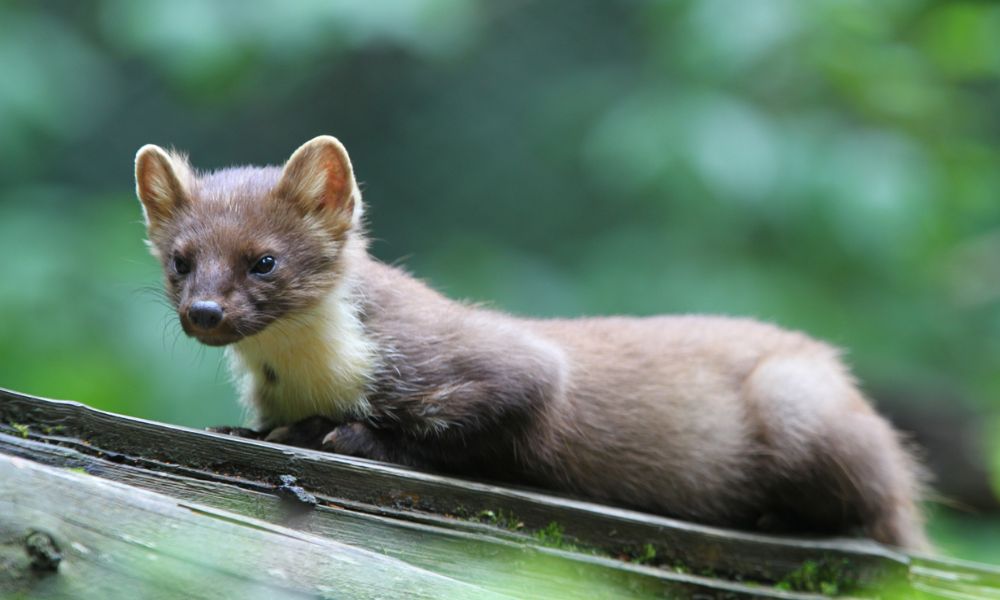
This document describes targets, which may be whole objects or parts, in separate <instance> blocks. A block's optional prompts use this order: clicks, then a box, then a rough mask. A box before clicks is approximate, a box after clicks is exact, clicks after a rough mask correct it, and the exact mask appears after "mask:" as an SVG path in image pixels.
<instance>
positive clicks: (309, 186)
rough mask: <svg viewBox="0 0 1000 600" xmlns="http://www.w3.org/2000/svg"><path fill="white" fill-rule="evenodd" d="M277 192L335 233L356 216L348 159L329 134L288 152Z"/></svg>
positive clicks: (358, 210) (357, 209) (354, 187)
mask: <svg viewBox="0 0 1000 600" xmlns="http://www.w3.org/2000/svg"><path fill="white" fill-rule="evenodd" d="M277 193H278V195H279V196H281V197H282V198H284V199H285V200H287V201H290V202H294V203H295V204H296V205H297V206H298V207H299V209H300V210H301V211H302V212H303V214H306V215H316V216H318V217H320V218H321V219H323V222H324V223H326V224H327V225H328V226H329V227H330V228H331V230H332V231H334V232H335V233H342V232H344V231H346V230H348V229H350V228H351V226H352V225H354V224H355V223H356V222H357V220H358V219H359V217H360V213H361V206H360V204H361V202H360V200H361V198H360V196H361V192H360V191H358V184H357V182H355V180H354V170H353V169H352V167H351V159H350V158H348V156H347V150H345V149H344V146H343V145H342V144H341V143H340V141H338V140H337V138H335V137H332V136H329V135H321V136H319V137H315V138H313V139H311V140H309V141H308V142H306V143H305V144H302V146H300V147H299V149H298V150H296V151H295V152H294V153H292V157H291V158H289V159H288V162H287V163H285V169H284V171H283V172H282V174H281V181H280V182H279V183H278V187H277Z"/></svg>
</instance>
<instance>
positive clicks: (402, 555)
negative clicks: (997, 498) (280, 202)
mask: <svg viewBox="0 0 1000 600" xmlns="http://www.w3.org/2000/svg"><path fill="white" fill-rule="evenodd" d="M0 422H2V423H6V424H7V432H8V434H9V435H5V436H0V453H3V454H8V455H19V456H25V457H30V458H32V459H33V460H35V461H39V462H43V463H47V464H50V465H57V466H69V467H79V468H83V469H85V470H86V471H87V472H88V473H90V474H92V475H96V476H98V477H101V478H105V479H111V480H117V481H122V482H127V483H128V484H129V485H131V486H133V487H139V488H145V489H147V490H153V491H156V492H159V493H161V494H164V495H166V496H170V497H173V498H174V499H176V501H181V502H184V503H191V502H197V503H201V504H203V505H205V506H206V507H215V508H216V509H219V508H221V509H226V510H228V511H231V512H232V513H234V514H238V515H244V516H252V517H256V518H259V519H262V520H265V521H269V522H271V523H281V524H283V525H284V526H288V527H292V528H295V529H297V530H299V531H303V532H308V533H309V534H314V535H315V536H316V537H318V538H322V539H327V540H336V541H338V542H341V543H343V544H346V545H347V546H348V547H353V548H355V549H367V550H371V551H374V552H376V553H378V554H379V555H382V556H385V557H389V558H393V559H397V560H399V561H401V562H404V563H406V564H408V565H410V566H411V567H412V568H416V569H418V571H421V572H423V571H426V572H427V573H435V574H438V575H441V576H443V577H444V578H445V579H446V580H447V581H449V582H451V583H453V584H456V585H458V584H463V585H469V586H473V588H472V589H474V590H475V591H476V592H477V593H478V592H479V591H482V592H483V593H484V594H486V593H491V592H493V593H500V594H506V595H510V596H514V597H567V598H573V597H580V598H591V597H698V598H738V597H772V598H773V597H786V598H803V597H810V596H809V595H807V594H802V593H792V592H783V591H781V590H778V589H775V588H773V587H770V586H768V585H767V584H768V583H769V582H776V581H783V580H784V581H785V583H786V585H787V583H788V582H789V581H791V582H793V583H794V582H798V583H799V584H800V587H801V583H802V581H801V580H802V579H803V578H802V577H801V574H802V572H803V565H812V566H813V567H816V566H817V565H818V566H819V567H821V571H822V572H823V573H824V575H823V577H830V573H831V572H833V573H834V575H835V577H836V579H837V581H836V585H837V588H838V590H839V591H843V589H844V588H845V586H849V585H851V584H855V585H856V586H857V589H858V590H861V591H864V590H872V589H875V588H876V587H877V586H880V585H884V584H886V583H887V582H894V583H893V585H894V586H896V587H898V586H902V587H901V588H900V589H901V590H903V589H905V590H906V591H907V595H905V596H900V597H907V596H909V595H910V593H914V594H916V593H917V590H921V595H923V596H926V597H955V598H960V597H976V596H968V595H967V594H969V593H972V594H976V593H982V594H989V593H993V592H995V590H996V586H995V583H996V580H995V579H994V578H995V577H996V573H995V572H990V571H989V570H986V569H984V568H981V567H979V566H976V565H968V566H967V567H968V568H963V569H956V570H954V571H949V569H948V567H947V563H941V562H935V561H934V560H932V559H911V558H910V557H907V556H905V555H903V554H900V553H897V552H893V551H891V550H888V549H886V548H883V547H881V546H878V545H876V544H872V543H868V542H863V541H857V540H840V541H809V540H796V539H782V538H774V537H767V536H758V535H752V534H745V533H738V532H731V531H725V530H720V529H715V528H710V527H703V526H697V525H692V524H688V523H683V522H679V521H674V520H671V519H664V518H660V517H655V516H650V515H644V514H641V513H635V512H632V511H625V510H618V509H613V508H609V507H603V506H599V505H594V504H589V503H585V502H578V501H573V500H567V499H563V498H558V497H554V496H550V495H545V494H538V493H535V492H531V491H522V490H512V489H507V488H499V487H495V486H490V485H484V484H477V483H470V482H463V481H459V480H454V479H450V478H445V477H439V476H435V475H429V474H423V473H416V472H412V471H408V470H405V469H400V468H398V467H393V466H389V465H383V464H379V463H374V462H371V461H364V460H360V459H353V458H349V457H342V456H335V455H330V454H324V453H317V452H311V451H306V450H299V449H294V448H288V447H282V446H277V445H273V444H267V443H263V442H255V441H249V440H242V439H236V438H230V437H227V436H218V435H215V434H209V433H206V432H202V431H196V430H190V429H185V428H178V427H172V426H168V425H163V424H158V423H152V422H148V421H143V420H140V419H133V418H129V417H121V416H117V415H110V414H107V413H102V412H100V411H95V410H92V409H88V408H86V407H84V406H82V405H79V404H75V403H66V402H54V401H46V400H41V399H37V398H31V397H27V396H23V395H19V394H14V393H11V392H0ZM14 425H16V426H17V427H14ZM21 434H26V435H27V438H22V437H20V436H21ZM280 474H290V475H294V476H296V477H297V478H298V479H299V481H300V483H301V485H303V486H304V487H305V488H307V489H308V490H309V491H310V492H312V493H314V494H316V495H317V497H318V499H319V506H318V507H317V508H316V509H315V510H307V511H300V512H299V514H297V515H292V514H289V511H288V509H287V503H286V504H284V505H283V504H282V503H281V501H279V500H278V495H277V493H276V488H275V483H276V479H277V477H278V475H280ZM0 481H2V480H0ZM5 486H6V483H5V482H2V483H0V488H5ZM485 511H491V512H485ZM489 514H493V515H501V517H503V518H504V519H508V520H511V521H516V522H518V523H522V524H523V526H522V527H521V528H520V529H519V530H515V531H510V530H507V529H504V528H501V527H498V526H496V525H491V524H484V523H481V522H477V521H476V519H475V517H477V516H480V515H489ZM512 515H513V516H512ZM470 517H472V518H470ZM0 518H2V517H0ZM241 518H242V517H241ZM501 520H503V519H501ZM553 521H554V522H557V523H559V524H560V525H561V526H562V527H563V528H564V529H565V533H566V538H567V539H568V540H570V541H572V542H574V543H576V544H580V545H584V546H586V547H588V548H590V549H591V551H594V552H597V553H598V554H593V553H591V551H587V552H583V551H579V550H577V549H573V548H566V547H563V548H549V547H545V546H544V545H543V544H539V543H538V540H537V539H535V538H534V537H532V536H531V535H530V534H529V533H528V532H530V531H532V530H537V529H540V528H543V527H545V526H546V525H548V524H549V523H550V522H553ZM646 544H650V545H651V547H652V548H654V549H655V558H654V559H653V560H652V561H651V562H652V563H654V564H656V565H658V567H659V568H654V567H652V566H643V565H637V564H635V563H634V562H633V563H628V562H623V561H622V560H619V559H618V558H616V557H620V556H622V555H624V554H628V553H632V554H633V555H634V554H635V553H636V551H637V550H641V549H644V546H645V545H646ZM814 570H815V569H814ZM959 572H962V573H964V575H962V576H961V577H959V578H957V579H956V574H957V573H959ZM691 573H695V574H702V575H701V576H699V575H691ZM741 581H742V583H741ZM805 583H806V585H805V588H806V589H817V590H818V589H820V587H819V585H818V584H819V583H823V582H816V581H812V582H810V581H806V582H805ZM826 589H827V591H830V588H826ZM955 594H963V595H955ZM979 597H992V596H987V595H981V596H979Z"/></svg>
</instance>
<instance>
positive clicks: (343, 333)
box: [136, 136, 927, 549]
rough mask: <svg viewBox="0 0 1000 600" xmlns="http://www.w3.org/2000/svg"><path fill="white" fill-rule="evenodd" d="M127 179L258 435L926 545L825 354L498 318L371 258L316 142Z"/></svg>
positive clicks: (737, 520) (734, 329)
mask: <svg viewBox="0 0 1000 600" xmlns="http://www.w3.org/2000/svg"><path fill="white" fill-rule="evenodd" d="M136 188H137V194H138V197H139V200H140V201H141V204H142V208H143V214H144V216H145V223H146V227H147V234H148V238H149V247H150V249H151V251H152V253H153V255H154V256H156V257H157V258H158V259H159V260H160V262H161V263H162V265H163V269H164V273H165V281H166V291H167V295H168V297H169V299H170V300H171V302H172V303H173V305H174V306H175V307H176V308H177V313H178V316H179V317H180V322H181V325H182V327H183V329H184V332H185V333H186V334H187V335H189V336H192V337H194V338H196V339H197V340H198V341H200V342H202V343H204V344H208V345H211V346H226V354H227V355H228V358H229V361H230V363H231V366H232V370H233V373H234V375H235V378H236V380H237V381H238V386H239V388H240V394H241V399H242V402H243V404H244V405H246V407H247V408H249V410H250V412H251V414H253V415H254V418H255V423H254V424H255V426H256V427H257V428H258V429H259V430H260V431H263V432H265V433H268V439H271V440H275V441H296V443H301V444H302V445H307V446H313V447H321V448H323V449H326V450H330V451H333V452H338V453H343V454H348V455H354V456H360V457H365V458H370V459H375V460H381V461H388V462H393V463H398V464H402V465H408V466H411V467H415V468H421V469H431V470H436V471H439V472H445V473H453V474H459V475H466V476H475V477H481V478H488V479H493V480H502V481H507V482H515V483H520V484H526V485H534V486H541V487H546V488H550V489H554V490H558V491H562V492H566V493H570V494H574V495H577V496H581V497H584V498H588V499H592V500H596V501H600V502H605V503H611V504H615V505H619V506H626V507H631V508H635V509H639V510H644V511H650V512H654V513H658V514H662V515H667V516H672V517H678V518H684V519H690V520H693V521H698V522H702V523H707V524H714V525H721V526H730V527H738V528H749V529H754V528H760V527H765V526H766V527H769V528H770V527H774V526H776V525H778V526H780V527H782V528H784V530H791V531H800V532H821V533H832V534H842V533H852V532H859V533H861V534H863V535H867V536H869V537H871V538H874V539H875V540H878V541H880V542H884V543H886V544H891V545H894V546H900V547H903V548H908V549H922V548H926V547H927V541H926V538H925V535H924V532H923V525H922V519H921V515H920V512H919V510H918V507H917V503H916V502H917V497H918V494H919V488H920V479H921V478H920V477H919V476H918V475H919V473H920V469H919V466H918V464H917V461H915V460H914V459H913V458H912V456H911V455H910V454H909V453H908V452H907V450H906V449H904V445H903V444H902V443H901V441H900V439H899V436H898V435H897V433H896V432H895V431H894V430H893V428H892V427H891V426H890V425H889V424H888V423H887V422H886V421H885V420H884V419H883V418H882V417H880V416H879V415H878V414H876V412H875V411H874V410H873V409H872V407H871V406H870V405H869V404H868V402H867V401H866V400H865V398H864V397H863V396H862V394H861V393H860V392H859V391H858V389H857V387H856V385H855V383H854V381H853V379H852V376H851V375H850V373H849V372H848V371H847V369H846V368H845V367H844V366H843V364H842V363H841V361H840V359H839V358H838V351H837V350H836V349H834V348H832V347H830V346H827V345H825V344H823V343H820V342H817V341H815V340H813V339H810V338H809V337H807V336H805V335H803V334H800V333H795V332H791V331H785V330H782V329H779V328H777V327H774V326H771V325H768V324H764V323H760V322H756V321H752V320H748V319H737V318H723V317H711V316H694V315H690V316H657V317H648V318H628V317H608V318H583V319H565V320H562V319H554V320H536V319H526V318H518V317H514V316H511V315H508V314H504V313H502V312H499V311H495V310H488V309H486V308H482V307H480V306H471V305H468V304H463V303H460V302H455V301H453V300H449V299H447V298H445V297H443V296H442V295H441V294H438V293H437V292H435V291H434V290H432V289H431V288H429V287H428V286H427V285H425V284H424V283H422V282H420V281H418V280H417V279H415V278H414V277H412V276H411V275H409V274H408V273H406V272H404V271H403V270H401V269H400V268H397V267H394V266H389V265H386V264H384V263H381V262H379V261H378V260H376V259H374V258H372V257H371V256H370V255H369V254H368V252H367V242H366V237H365V233H364V229H363V221H362V214H363V205H362V203H361V194H360V192H359V189H358V186H357V183H356V181H355V178H354V172H353V168H352V166H351V161H350V159H349V158H348V155H347V152H346V150H345V149H344V147H343V146H342V145H341V144H340V142H339V141H337V140H336V139H335V138H333V137H330V136H320V137H317V138H315V139H313V140H310V141H309V142H307V143H306V144H304V145H303V146H301V147H300V148H298V149H297V150H296V151H295V152H294V153H293V154H292V156H291V158H290V159H289V160H288V162H287V163H285V165H284V166H283V167H260V168H258V167H236V168H229V169H222V170H219V171H215V172H211V173H203V172H198V171H196V170H194V169H193V168H192V167H191V166H190V164H189V163H188V160H187V158H186V157H185V156H183V155H181V154H178V153H176V152H172V151H171V152H167V151H164V150H163V149H161V148H159V147H157V146H154V145H147V146H144V147H143V148H142V149H140V150H139V152H138V154H137V156H136Z"/></svg>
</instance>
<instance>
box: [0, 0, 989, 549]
mask: <svg viewBox="0 0 1000 600" xmlns="http://www.w3.org/2000/svg"><path fill="white" fill-rule="evenodd" d="M998 32H1000V6H998V5H995V4H993V3H989V2H933V1H929V0H913V1H902V0H893V1H886V2H878V3H865V2H860V1H840V0H817V1H815V2H809V3H803V2H795V1H794V0H759V1H754V2H743V1H741V0H707V1H702V2H690V1H675V2H652V1H649V2H643V1H633V2H624V3H611V2H599V1H596V0H588V1H583V2H563V3H553V2H540V1H524V2H511V3H508V2H501V3H490V2H485V1H473V0H467V1H462V0H410V1H400V2H362V1H358V2H342V3H336V2H323V1H319V0H315V1H306V0H302V1H298V2H279V1H277V0H268V1H260V2H254V3H244V2H237V1H235V0H230V1H219V2H210V3H209V2H198V1H195V0H183V1H181V0H178V1H173V2H132V1H131V0H97V1H88V2H41V3H31V2H16V1H6V2H0V73H2V75H3V81H2V83H0V132H2V134H0V158H2V160H0V256H3V257H4V261H3V264H4V272H3V276H2V277H0V312H2V316H0V385H2V386H4V387H10V388H15V389H19V390H22V391H26V392H31V393H36V394H41V395H45V396H50V397H61V398H70V399H74V400H79V401H82V402H85V403H87V404H90V405H92V406H95V407H99V408H102V409H107V410H113V411H118V412H123V413H128V414H133V415H139V416H143V417H148V418H153V419H160V420H166V421H170V422H174V423H181V424H186V425H193V426H205V425H210V424H219V423H232V422H236V421H238V420H240V419H241V414H240V412H239V409H238V407H237V405H236V402H235V400H234V393H233V391H232V389H231V386H230V385H229V382H228V379H227V374H226V369H225V367H224V365H222V363H221V355H220V353H219V351H217V350H211V349H206V348H201V347H198V346H197V345H196V344H195V343H194V342H192V341H190V340H187V339H185V338H184V337H183V335H181V334H180V331H179V328H178V327H177V325H176V322H175V320H174V318H173V316H172V313H171V310H170V308H169V307H167V306H165V305H164V304H163V303H162V301H161V300H159V298H158V296H157V294H156V292H155V290H156V289H157V288H158V286H159V272H158V267H157V265H156V264H155V262H154V260H153V259H152V258H151V257H149V256H148V255H147V254H146V252H145V249H144V247H143V243H142V239H143V236H144V234H143V230H142V226H141V223H140V212H139V207H138V204H137V203H136V201H135V199H134V197H133V193H132V157H133V156H134V153H135V151H136V149H138V148H139V147H140V146H141V145H143V144H145V143H150V142H152V143H158V144H161V145H164V146H170V145H173V146H176V147H178V148H180V149H183V150H185V151H188V152H189V153H190V154H191V157H192V160H193V162H194V164H195V165H197V166H199V167H201V168H205V169H211V168H219V167H223V166H226V165H229V164H234V163H239V164H245V163H272V164H273V163H280V162H281V161H283V160H284V159H285V158H286V157H287V156H288V155H289V154H290V153H291V151H292V150H294V149H295V148H296V147H297V146H298V145H299V144H300V143H302V142H303V141H305V140H307V139H309V138H311V137H312V136H314V135H317V134H320V133H331V134H334V135H337V136H338V137H339V138H340V139H341V140H342V141H344V143H345V144H346V145H347V147H348V149H349V150H350V152H351V155H352V158H353V160H354V163H355V165H356V169H357V172H358V175H359V177H360V179H361V180H362V181H363V187H364V190H365V200H366V202H367V205H368V215H369V221H370V225H371V231H372V235H373V238H374V240H375V242H374V244H373V251H374V252H375V253H376V254H377V255H378V256H380V257H382V258H384V259H386V260H390V261H395V260H399V259H403V261H404V263H405V265H406V266H407V267H408V268H409V269H410V270H412V271H413V272H414V273H416V274H417V275H418V276H420V277H422V278H424V279H427V280H429V281H430V282H431V283H432V284H433V285H435V287H437V288H438V289H440V290H442V291H444V292H445V293H447V294H449V295H452V296H455V297H461V298H469V299H472V300H476V301H487V302H489V303H492V304H493V305H495V306H497V307H499V308H502V309H506V310H510V311H514V312H518V313H523V314H529V315H536V316H550V315H561V316H574V315H583V314H605V313H631V314H652V313H660V312H713V313H715V312H717V313H727V314H739V315H749V316H754V317H758V318H762V319H766V320H770V321H774V322H777V323H780V324H782V325H785V326H788V327H793V328H799V329H803V330H806V331H808V332H810V333H812V334H814V335H816V336H818V337H822V338H824V339H828V340H831V341H832V342H833V343H835V344H838V345H840V346H843V347H844V348H845V349H848V350H849V355H848V359H849V362H850V363H851V364H852V365H853V366H854V367H855V368H856V370H857V372H858V373H859V375H860V377H861V379H862V380H863V381H864V382H865V386H866V388H867V389H869V390H872V391H876V392H877V391H879V390H886V391H887V396H898V397H904V398H907V399H908V400H907V402H909V403H910V404H908V405H904V409H903V410H906V406H912V407H916V406H917V405H921V406H924V405H930V406H931V409H932V410H933V409H935V406H937V405H943V404H946V403H952V402H954V403H956V404H957V405H961V406H962V410H963V411H966V412H967V413H968V414H970V415H973V418H974V419H975V420H977V421H978V422H979V423H980V424H981V431H982V432H983V437H982V440H981V443H980V442H977V444H978V445H974V447H973V448H972V449H971V450H970V449H968V448H964V447H963V448H959V446H961V443H960V441H959V440H956V444H955V445H956V450H955V452H959V451H962V452H965V451H969V452H974V453H979V454H980V455H981V458H982V460H985V461H986V462H988V463H991V464H992V465H993V474H994V475H993V477H994V488H995V489H997V490H1000V442H998V441H997V440H998V438H1000V436H998V435H997V432H1000V418H998V416H997V415H998V406H997V399H998V398H1000V377H998V376H997V365H998V364H1000V267H998V265H1000V198H998V197H997V191H998V190H1000V168H998V167H1000V143H998V142H1000V111H998V110H997V108H998V106H1000V35H998ZM875 396H876V399H878V396H879V394H878V393H875ZM956 435H957V434H956ZM952 518H953V517H952V516H946V517H942V518H941V519H939V520H935V527H939V528H940V535H941V538H942V539H946V540H948V539H951V540H952V541H950V542H947V543H948V544H951V546H950V547H952V548H963V549H964V548H965V546H963V545H962V544H963V543H964V541H963V540H969V539H974V534H973V533H968V529H969V528H968V527H967V526H965V525H961V526H955V527H952V526H950V525H948V523H951V522H952V521H951V520H950V519H952ZM982 522H983V523H986V522H987V520H986V519H985V518H983V519H982ZM939 524H940V525H939ZM962 527H965V529H962ZM984 527H986V530H988V531H992V532H994V533H995V532H997V531H998V528H997V526H996V525H992V526H988V525H987V526H984ZM991 527H992V529H991ZM957 531H961V532H962V533H961V534H958V533H954V532H957ZM949 535H950V536H951V538H949V537H948V536H949ZM946 545H947V544H946ZM965 553H966V554H969V555H973V556H980V557H985V558H992V559H995V560H1000V549H998V548H996V547H995V546H991V545H989V544H986V543H983V544H976V543H971V546H969V549H968V551H967V552H965Z"/></svg>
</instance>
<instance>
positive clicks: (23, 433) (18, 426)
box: [10, 421, 31, 438]
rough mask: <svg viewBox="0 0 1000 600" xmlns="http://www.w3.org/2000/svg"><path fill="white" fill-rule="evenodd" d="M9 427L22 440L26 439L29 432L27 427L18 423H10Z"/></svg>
mask: <svg viewBox="0 0 1000 600" xmlns="http://www.w3.org/2000/svg"><path fill="white" fill-rule="evenodd" d="M10 426H11V427H13V428H14V431H16V432H17V433H18V435H20V436H21V437H23V438H26V437H28V432H29V431H31V430H30V429H28V426H27V425H22V424H20V423H15V422H13V421H11V422H10Z"/></svg>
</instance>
